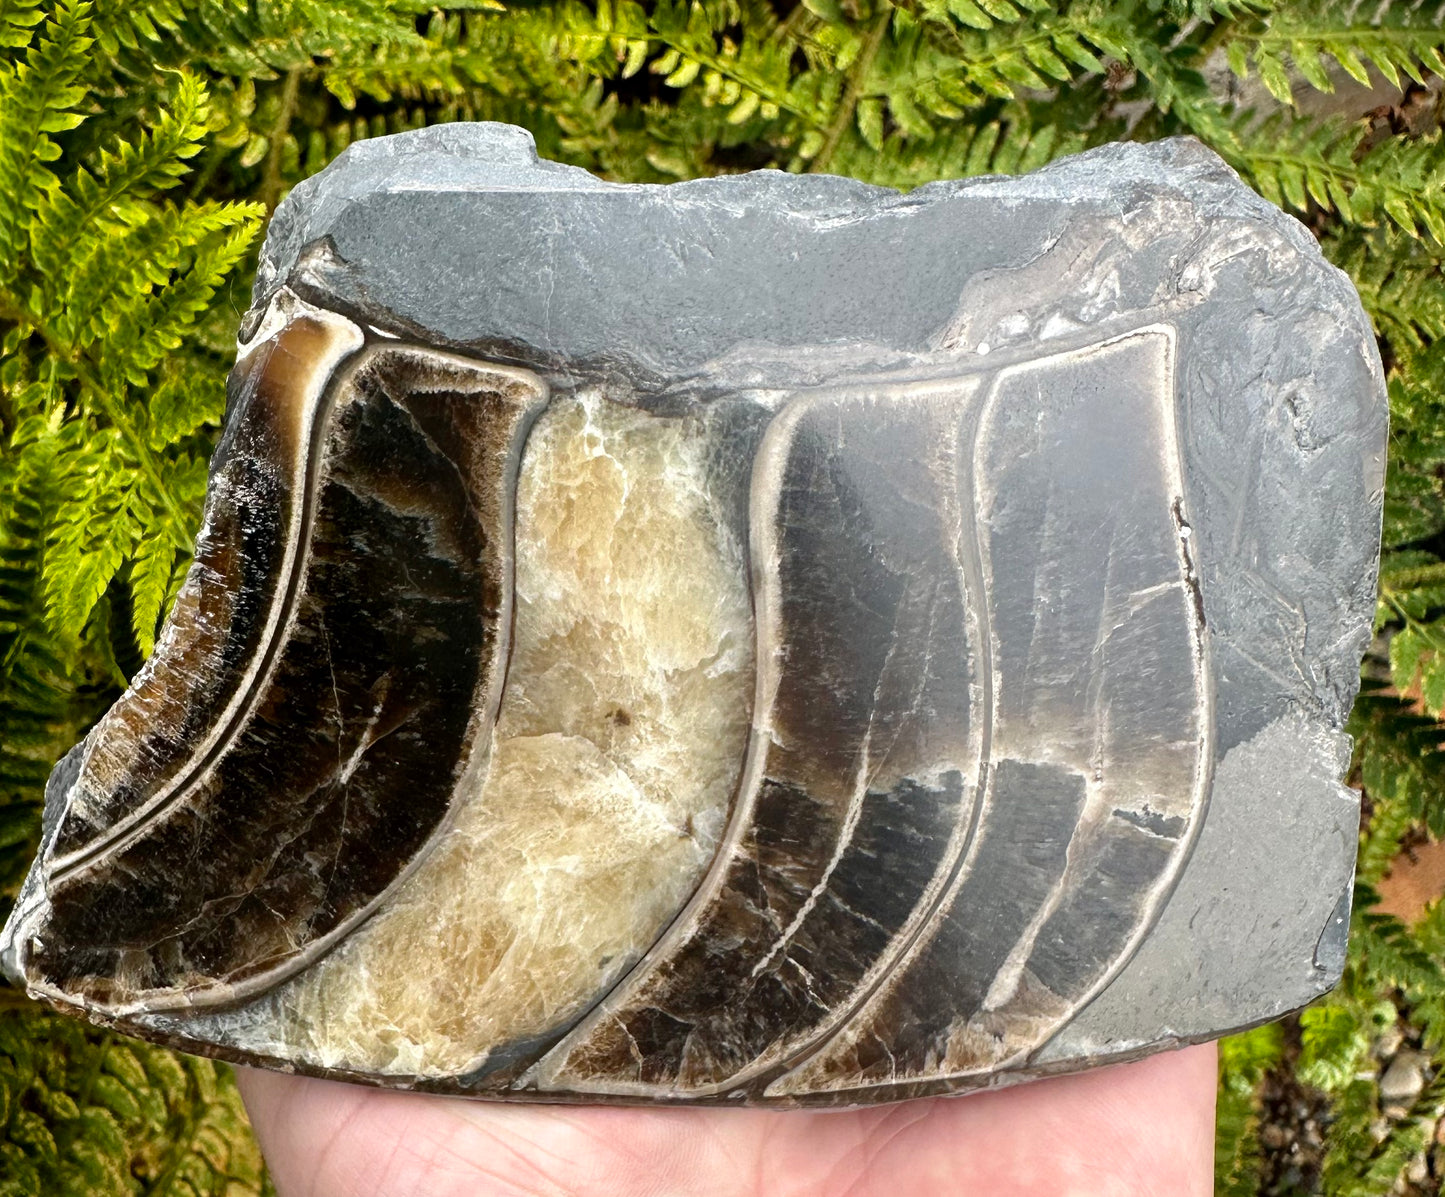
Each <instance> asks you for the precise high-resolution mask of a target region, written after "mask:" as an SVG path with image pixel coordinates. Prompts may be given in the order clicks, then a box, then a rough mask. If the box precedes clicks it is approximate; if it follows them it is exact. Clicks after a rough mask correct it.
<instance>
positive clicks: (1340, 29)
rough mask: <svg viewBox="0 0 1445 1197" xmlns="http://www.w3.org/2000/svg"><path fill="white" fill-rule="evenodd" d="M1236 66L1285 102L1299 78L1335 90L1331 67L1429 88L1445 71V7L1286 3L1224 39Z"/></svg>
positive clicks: (1433, 3) (1326, 0)
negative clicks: (1431, 78) (1431, 79)
mask: <svg viewBox="0 0 1445 1197" xmlns="http://www.w3.org/2000/svg"><path fill="white" fill-rule="evenodd" d="M1225 47H1226V53H1227V56H1228V61H1229V66H1230V69H1231V70H1232V71H1233V72H1234V73H1235V74H1236V75H1238V76H1239V77H1240V78H1242V79H1243V78H1247V77H1249V76H1250V75H1251V74H1255V75H1258V76H1259V78H1260V80H1261V82H1263V83H1264V85H1265V87H1266V88H1268V89H1269V92H1270V94H1271V95H1273V96H1274V97H1275V99H1277V100H1279V101H1280V103H1282V104H1289V103H1291V102H1292V100H1293V90H1294V88H1293V83H1294V79H1295V74H1294V73H1292V71H1291V67H1293V68H1294V72H1297V74H1298V77H1299V78H1300V79H1302V80H1303V81H1304V82H1306V83H1308V84H1309V85H1310V86H1311V87H1313V88H1315V89H1316V90H1317V91H1322V92H1332V91H1334V89H1335V79H1334V77H1333V75H1332V73H1331V69H1330V68H1331V65H1334V66H1335V67H1337V68H1338V70H1340V71H1341V72H1343V74H1345V75H1347V76H1349V77H1350V78H1351V79H1353V80H1355V81H1356V82H1357V83H1359V84H1361V85H1362V86H1364V87H1371V86H1373V81H1372V80H1371V78H1370V70H1369V68H1370V67H1372V66H1373V67H1374V68H1375V69H1376V70H1377V71H1379V72H1380V74H1381V75H1383V76H1384V77H1385V79H1386V80H1387V81H1388V82H1389V83H1390V84H1391V86H1399V84H1400V80H1401V77H1402V76H1403V77H1405V78H1408V79H1413V80H1414V81H1415V82H1417V83H1422V82H1424V81H1425V79H1426V78H1428V77H1429V75H1430V74H1432V73H1434V74H1441V73H1445V7H1442V6H1441V5H1440V4H1439V3H1438V0H1430V2H1427V3H1423V4H1418V5H1414V4H1385V5H1373V6H1365V5H1359V4H1349V3H1340V2H1339V0H1323V2H1314V3H1310V2H1305V3H1300V2H1299V0H1296V2H1295V3H1291V4H1283V5H1280V6H1279V7H1278V8H1276V9H1275V10H1274V11H1273V12H1271V13H1270V14H1269V15H1268V17H1266V18H1264V19H1260V20H1256V21H1252V22H1241V23H1239V24H1237V25H1236V26H1235V27H1233V28H1232V29H1231V30H1230V36H1229V38H1228V39H1227V41H1226V42H1225Z"/></svg>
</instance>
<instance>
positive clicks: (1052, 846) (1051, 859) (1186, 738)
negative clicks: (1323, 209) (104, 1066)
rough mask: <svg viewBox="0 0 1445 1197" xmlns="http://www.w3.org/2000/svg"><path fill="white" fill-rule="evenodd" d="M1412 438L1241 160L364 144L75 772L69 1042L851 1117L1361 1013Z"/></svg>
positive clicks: (264, 272)
mask: <svg viewBox="0 0 1445 1197" xmlns="http://www.w3.org/2000/svg"><path fill="white" fill-rule="evenodd" d="M1385 433H1386V402H1385V393H1384V386H1383V381H1382V376H1381V370H1380V364H1379V361H1378V359H1377V356H1376V351H1375V347H1374V342H1373V340H1372V338H1371V335H1370V329H1369V326H1368V324H1367V322H1366V319H1365V317H1364V315H1363V313H1362V312H1361V309H1360V305H1359V302H1358V299H1357V297H1356V295H1355V294H1354V292H1353V291H1352V289H1351V287H1350V284H1349V282H1348V281H1347V280H1346V278H1345V276H1344V275H1342V274H1341V273H1340V272H1339V271H1337V270H1335V269H1333V268H1332V267H1331V266H1329V265H1327V264H1326V263H1325V262H1324V260H1323V259H1322V258H1321V256H1320V253H1319V250H1318V249H1317V247H1316V245H1315V243H1314V242H1313V240H1312V239H1311V238H1310V236H1309V234H1308V233H1307V232H1306V231H1305V229H1304V228H1303V227H1301V226H1300V225H1299V224H1297V223H1296V222H1295V221H1293V220H1292V219H1290V218H1288V217H1286V216H1284V215H1282V214H1281V213H1279V212H1278V211H1276V210H1275V209H1274V208H1272V207H1271V206H1270V205H1269V204H1267V203H1265V202H1264V201H1263V200H1262V199H1260V198H1258V197H1257V196H1255V195H1254V194H1253V193H1252V192H1250V191H1249V190H1248V189H1247V188H1246V187H1245V186H1244V185H1243V184H1241V182H1240V181H1239V180H1238V179H1237V178H1236V177H1235V176H1234V174H1232V173H1231V172H1230V170H1229V169H1228V168H1227V167H1226V166H1225V165H1224V164H1223V163H1222V162H1221V161H1220V160H1219V159H1218V158H1216V157H1215V156H1214V155H1213V154H1211V153H1210V152H1208V151H1207V150H1205V149H1203V148H1202V147H1201V146H1199V145H1198V144H1196V143H1194V142H1192V141H1183V140H1177V141H1166V142H1160V143H1156V144H1153V145H1114V146H1107V147H1104V148H1101V149H1097V150H1093V151H1090V152H1089V153H1086V154H1083V155H1080V156H1078V157H1075V158H1070V159H1065V160H1062V161H1059V162H1055V163H1053V164H1052V165H1050V166H1048V167H1046V168H1045V169H1043V170H1040V171H1038V172H1037V173H1035V174H1032V175H1029V176H1027V177H1025V178H1017V179H1006V178H984V179H974V180H968V181H963V182H945V183H937V184H933V185H930V186H927V187H922V188H920V189H918V190H917V191H914V192H912V193H911V194H909V195H898V194H896V193H894V192H892V191H888V190H884V189H880V188H876V187H870V186H865V185H863V184H860V183H855V182H850V181H848V180H845V179H840V178H827V177H796V176H790V175H785V174H779V173H773V172H764V173H758V174H750V175H741V176H734V177H727V178H717V179H710V180H705V181H699V182H691V183H679V184H675V185H673V186H668V187H658V186H619V185H615V184H610V183H604V182H601V181H599V180H597V179H595V178H593V177H592V176H590V175H588V174H587V173H585V172H583V171H581V170H577V169H574V168H571V167H566V166H559V165H556V164H554V163H550V162H541V161H538V160H537V157H536V154H535V152H534V149H533V145H532V142H531V139H530V138H529V136H528V135H527V134H526V133H525V132H523V131H522V130H520V129H515V128H510V127H507V126H502V125H452V126H444V127H439V128H432V129H427V130H423V131H419V132H414V133H405V134H401V135H399V136H396V137H388V138H381V139H378V140H375V141H367V142H363V143H360V144H358V145H355V146H353V147H351V148H350V149H348V150H347V151H346V153H345V154H343V155H342V156H341V157H340V158H339V159H338V160H337V161H336V162H335V163H334V164H333V165H331V166H330V167H328V168H327V169H326V170H325V171H323V172H322V173H321V174H320V175H319V176H317V177H316V178H314V179H311V180H309V181H308V182H306V183H303V184H301V185H300V186H298V187H297V188H296V189H295V191H293V192H292V193H291V195H290V197H289V198H288V199H287V200H286V202H285V203H284V204H283V205H282V206H281V208H280V209H279V211H278V212H277V214H276V216H275V219H274V220H273V221H272V225H271V229H270V234H269V236H268V239H267V242H266V248H265V253H264V255H263V257H262V261H261V268H260V272H259V275H258V277H257V282H256V292H255V302H254V305H253V307H252V309H251V311H250V312H249V314H248V315H247V316H246V319H245V321H244V324H243V326H242V330H241V338H240V343H239V346H238V357H237V365H236V369H235V371H234V372H233V374H232V378H231V386H230V400H229V408H228V413H227V418H226V426H225V430H224V434H223V437H222V442H221V445H220V447H219V449H218V451H217V454H216V457H215V459H214V461H213V463H212V474H211V485H210V492H209V495H208V499H207V507H206V515H205V526H204V529H203V533H202V536H201V538H200V542H199V544H198V549H197V557H196V563H195V565H194V567H193V568H192V571H191V573H190V575H189V577H188V579H187V582H186V585H185V587H184V588H183V590H182V592H181V595H180V598H179V600H178V602H177V604H176V609H175V611H174V612H173V613H172V615H171V617H170V619H169V621H168V624H167V626H166V629H165V631H164V633H163V635H162V637H161V641H160V644H159V646H158V648H157V651H156V653H155V655H154V656H153V658H152V659H151V661H150V662H149V663H148V664H147V665H146V667H145V668H144V669H143V670H142V671H141V673H140V674H139V675H138V676H137V677H136V679H135V680H134V682H133V685H132V688H131V689H130V690H129V691H127V693H126V694H125V695H124V696H123V697H122V698H121V699H120V700H119V701H118V702H117V703H116V705H115V707H114V708H112V710H111V711H110V712H109V713H108V714H107V715H106V717H105V718H104V719H103V720H102V722H101V723H100V724H99V725H98V727H97V728H96V730H95V731H93V732H92V733H91V734H90V735H89V736H88V737H87V738H86V740H85V741H84V742H83V743H82V744H81V745H80V746H78V747H77V749H76V750H74V751H72V752H71V753H70V754H69V755H68V756H67V757H66V758H65V760H64V761H63V762H62V763H61V765H60V766H59V767H58V768H57V770H56V772H55V775H54V776H53V778H52V780H51V784H50V787H49V790H48V794H47V802H46V811H45V823H44V844H43V849H42V854H41V858H40V860H39V862H38V863H37V864H36V866H35V868H34V869H33V870H32V872H31V875H30V878H29V880H28V881H27V883H26V887H25V889H24V891H23V893H22V895H21V898H20V900H19V903H18V905H17V908H16V911H15V913H14V915H13V916H12V918H11V920H10V922H9V924H8V926H7V928H6V932H5V940H4V963H5V966H6V968H7V969H8V971H9V972H10V974H11V975H12V976H14V977H16V978H17V979H19V980H21V981H23V982H24V983H25V984H26V985H27V986H28V987H29V990H30V992H31V993H33V994H36V995H37V996H40V997H42V998H44V999H46V1000H48V1001H50V1002H52V1003H54V1004H55V1005H57V1006H59V1007H61V1008H66V1009H71V1010H73V1011H79V1012H82V1013H83V1014H84V1015H85V1016H87V1017H89V1018H91V1019H93V1020H95V1021H97V1022H100V1023H104V1024H107V1025H113V1026H116V1027H119V1028H120V1029H122V1030H125V1031H127V1032H130V1033H133V1034H138V1035H142V1036H146V1037H148V1038H152V1039H157V1040H159V1041H162V1042H165V1043H170V1044H174V1045H177V1046H180V1047H183V1048H186V1049H188V1050H193V1051H199V1052H203V1053H208V1054H212V1055H217V1056H221V1057H224V1058H227V1059H232V1060H241V1061H246V1062H250V1063H260V1064H262V1065H269V1066H272V1067H277V1068H288V1069H295V1070H297V1071H302V1072H310V1073H316V1074H320V1075H327V1076H337V1077H343V1078H350V1079H355V1080H361V1081H367V1082H370V1083H375V1084H384V1085H390V1086H396V1087H415V1088H421V1089H427V1090H432V1091H439V1092H449V1093H464V1094H470V1095H475V1096H479V1097H493V1098H496V1097H512V1098H523V1099H534V1100H535V1099H542V1100H582V1101H586V1100H593V1101H596V1100H608V1101H634V1102H637V1101H641V1102H649V1101H652V1102H700V1103H766V1104H773V1105H779V1106H788V1105H810V1104H811V1105H845V1104H851V1103H858V1102H870V1101H883V1100H890V1099H896V1098H902V1097H909V1096H915V1095H920V1094H930V1093H945V1092H955V1091H961V1090H967V1089H972V1088H977V1087H981V1086H990V1085H997V1084H1003V1083H1008V1082H1010V1081H1012V1080H1017V1079H1021V1078H1025V1077H1029V1076H1036V1075H1040V1074H1047V1073H1052V1072H1062V1071H1068V1070H1071V1069H1078V1068H1082V1067H1085V1066H1088V1065H1091V1064H1096V1063H1105V1062H1109V1061H1113V1060H1119V1059H1125V1058H1130V1057H1133V1056H1138V1055H1142V1054H1144V1053H1147V1052H1150V1051H1153V1050H1158V1049H1160V1048H1164V1047H1170V1046H1175V1045H1178V1044H1180V1043H1185V1042H1190V1041H1195V1040H1200V1039H1206V1038H1209V1037H1211V1036H1215V1035H1219V1034H1221V1033H1224V1032H1226V1031H1229V1030H1231V1029H1233V1028H1237V1027H1242V1026H1247V1025H1249V1024H1253V1023H1258V1022H1260V1021H1262V1020H1265V1019H1269V1018H1273V1017H1275V1016H1277V1015H1279V1014H1282V1013H1284V1012H1286V1011H1288V1010H1291V1009H1293V1008H1295V1007H1298V1006H1300V1005H1302V1004H1303V1003H1305V1002H1307V1001H1309V1000H1310V999H1311V998H1313V997H1315V996H1316V995H1318V994H1320V993H1323V992H1324V991H1325V990H1326V989H1328V988H1329V987H1330V986H1331V985H1332V984H1333V983H1334V982H1335V981H1336V979H1337V978H1338V977H1339V974H1340V970H1341V967H1342V964H1343V959H1344V946H1345V944H1344V939H1345V927H1346V923H1347V916H1348V910H1349V894H1350V883H1351V874H1352V869H1353V860H1354V847H1355V837H1356V821H1357V813H1358V806H1357V799H1356V796H1355V795H1354V794H1353V793H1352V792H1351V791H1350V790H1348V789H1346V788H1345V787H1344V786H1342V785H1341V783H1340V777H1341V774H1342V772H1343V770H1344V769H1345V767H1346V764H1347V760H1348V755H1349V744H1348V741H1347V739H1346V737H1345V736H1344V735H1343V734H1342V731H1341V729H1342V726H1343V723H1344V720H1345V717H1346V714H1347V712H1348V710H1349V708H1350V704H1351V701H1352V700H1353V698H1354V695H1355V691H1356V686H1357V682H1358V667H1359V662H1360V657H1361V653H1362V652H1363V650H1364V647H1365V645H1366V642H1367V639H1368V636H1369V631H1370V617H1371V610H1372V607H1373V599H1374V584H1375V571H1376V565H1377V558H1376V551H1377V550H1376V546H1377V539H1378V533H1379V525H1380V510H1381V490H1382V481H1383V459H1384V448H1385Z"/></svg>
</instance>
